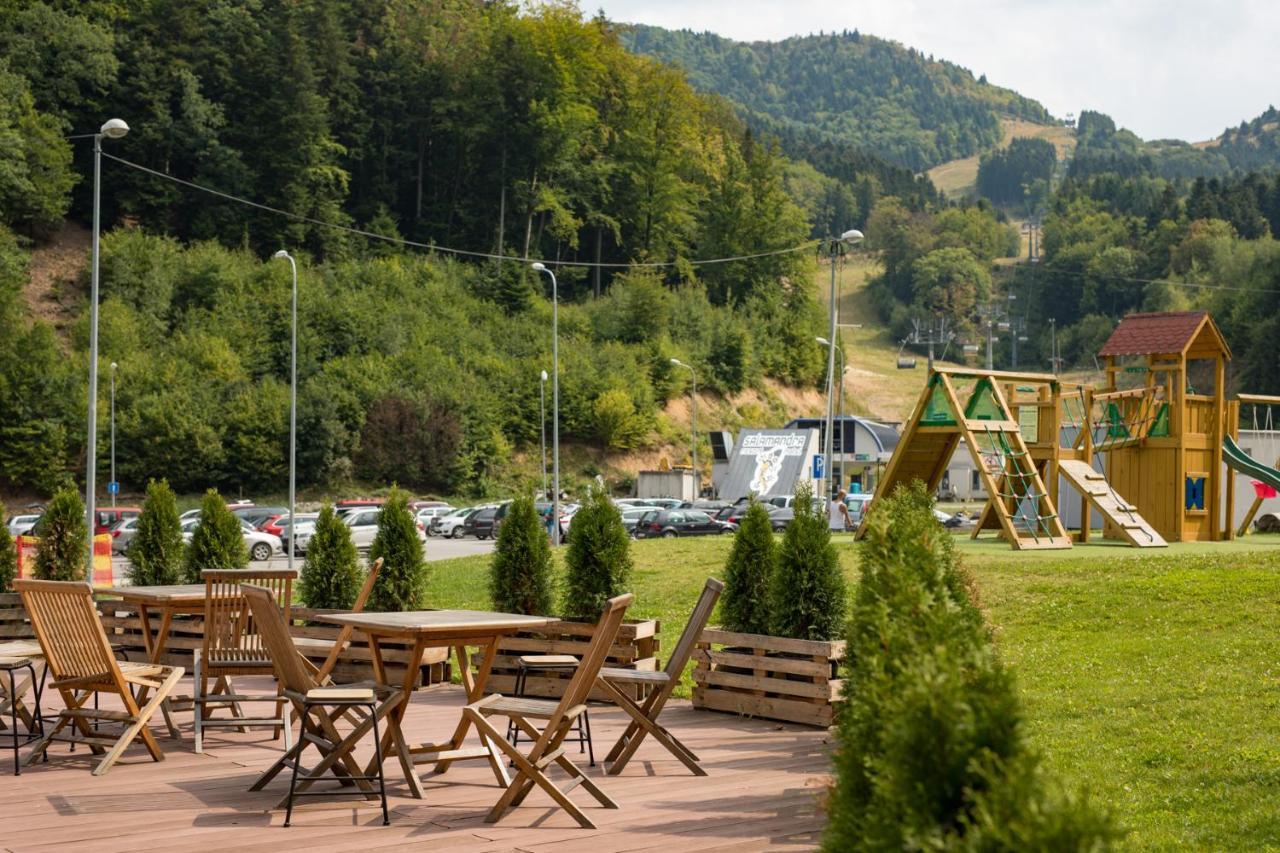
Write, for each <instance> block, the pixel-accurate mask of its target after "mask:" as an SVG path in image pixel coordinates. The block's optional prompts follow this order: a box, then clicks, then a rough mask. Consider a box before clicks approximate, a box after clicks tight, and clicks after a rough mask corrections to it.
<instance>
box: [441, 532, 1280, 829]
mask: <svg viewBox="0 0 1280 853" xmlns="http://www.w3.org/2000/svg"><path fill="white" fill-rule="evenodd" d="M729 545H730V540H728V539H726V538H716V539H701V540H696V539H694V540H659V541H641V542H636V543H634V547H633V551H632V553H633V555H634V558H635V564H636V571H635V575H634V578H633V583H632V590H633V591H634V592H635V593H636V604H635V607H634V608H633V613H634V615H636V616H643V617H656V618H659V619H661V620H662V621H663V632H662V634H663V637H664V641H665V643H667V644H670V643H672V642H674V640H675V637H676V635H677V634H678V632H679V631H680V629H681V628H682V627H683V625H684V620H685V619H686V618H687V614H688V611H689V609H690V608H691V607H692V604H693V601H694V598H695V597H696V595H697V592H698V590H699V589H700V587H701V584H702V581H703V579H704V578H705V577H706V576H707V575H709V574H711V575H717V576H718V575H721V574H722V571H721V569H722V566H723V564H724V558H725V555H726V554H727V552H728V549H729ZM428 547H430V546H428ZM837 547H838V549H839V551H840V555H841V559H842V562H843V565H844V568H845V571H846V574H847V576H848V578H849V581H850V585H851V588H852V585H853V584H854V583H856V577H857V560H858V546H857V545H856V544H855V543H853V542H852V541H851V540H850V539H848V538H847V537H840V538H838V539H837ZM960 550H961V554H962V556H963V559H964V561H965V564H966V565H967V566H968V567H969V568H970V570H971V571H972V572H973V573H974V575H975V577H976V579H977V582H978V586H979V590H980V596H981V604H982V607H983V609H984V611H985V612H986V614H987V618H988V619H989V620H990V622H991V624H992V626H993V628H994V630H995V632H996V638H997V642H998V644H999V646H1000V649H1001V651H1002V654H1003V655H1004V657H1005V660H1006V661H1007V662H1008V663H1009V664H1010V666H1011V667H1012V668H1013V670H1014V672H1015V673H1016V677H1017V682H1018V685H1019V691H1020V693H1021V695H1022V697H1023V700H1024V703H1025V710H1026V716H1027V731H1028V734H1029V735H1030V737H1031V739H1032V741H1033V742H1034V743H1035V745H1036V746H1037V747H1038V748H1039V749H1040V750H1041V751H1042V752H1043V754H1044V756H1045V763H1046V765H1047V767H1048V768H1049V769H1050V770H1051V771H1052V772H1054V773H1055V774H1056V775H1058V776H1059V777H1061V778H1062V779H1063V780H1064V781H1065V782H1066V784H1067V785H1068V786H1069V787H1072V788H1075V789H1078V790H1085V791H1087V792H1088V794H1089V796H1090V798H1091V799H1092V800H1094V801H1095V802H1097V803H1099V804H1101V805H1103V806H1105V807H1106V808H1108V809H1110V810H1111V811H1112V812H1113V813H1114V814H1115V816H1116V818H1117V819H1118V820H1119V822H1120V823H1121V824H1122V825H1123V826H1124V827H1126V829H1127V830H1128V832H1129V835H1128V837H1127V839H1126V842H1125V846H1126V847H1129V848H1132V849H1167V848H1173V847H1184V848H1191V849H1215V850H1221V849H1232V850H1234V849H1251V850H1252V849H1265V848H1269V847H1270V848H1280V820H1278V819H1277V818H1276V811H1275V805H1274V802H1275V795H1276V792H1277V788H1280V714H1277V710H1278V709H1280V662H1278V654H1277V653H1278V652H1280V637H1278V636H1277V625H1280V537H1274V536H1272V537H1250V538H1249V539H1247V540H1243V541H1240V542H1236V543H1217V544H1205V545H1193V544H1183V545H1174V546H1171V547H1170V548H1168V549H1165V550H1162V551H1159V552H1146V551H1137V550H1134V549H1130V548H1126V547H1122V546H1115V545H1109V544H1096V545H1090V546H1087V547H1077V548H1075V549H1072V550H1069V551H1054V552H1042V553H1034V554H1017V553H1014V552H1012V551H1010V550H1009V549H1008V548H1006V547H1004V546H1003V545H1000V544H998V543H996V542H979V543H973V542H970V541H968V540H967V539H964V540H962V541H961V543H960ZM487 573H488V561H487V559H486V558H468V559H463V560H453V561H445V562H441V563H436V564H433V567H432V579H431V590H430V593H429V601H430V602H431V604H432V606H435V607H450V606H470V607H486V606H487V605H488V597H487V593H486V584H487ZM684 692H685V694H686V695H687V685H686V688H685V691H684Z"/></svg>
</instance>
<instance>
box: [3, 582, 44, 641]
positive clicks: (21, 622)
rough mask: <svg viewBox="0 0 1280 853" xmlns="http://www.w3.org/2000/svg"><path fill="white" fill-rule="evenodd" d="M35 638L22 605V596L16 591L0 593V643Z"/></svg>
mask: <svg viewBox="0 0 1280 853" xmlns="http://www.w3.org/2000/svg"><path fill="white" fill-rule="evenodd" d="M35 638H36V634H35V631H34V630H32V628H31V620H30V619H28V618H27V611H26V610H25V609H23V607H22V597H21V596H20V595H18V594H17V593H16V592H3V593H0V643H7V642H9V641H11V640H34V639H35Z"/></svg>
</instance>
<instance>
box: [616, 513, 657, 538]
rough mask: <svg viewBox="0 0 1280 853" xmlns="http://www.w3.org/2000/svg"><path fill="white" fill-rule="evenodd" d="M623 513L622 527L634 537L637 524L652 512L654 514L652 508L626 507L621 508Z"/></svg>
mask: <svg viewBox="0 0 1280 853" xmlns="http://www.w3.org/2000/svg"><path fill="white" fill-rule="evenodd" d="M620 510H621V512H622V526H623V527H625V528H627V533H629V534H630V535H632V536H635V535H636V523H637V522H638V521H640V519H641V518H642V517H643V516H645V515H647V514H648V513H650V512H653V507H651V506H626V507H621V508H620Z"/></svg>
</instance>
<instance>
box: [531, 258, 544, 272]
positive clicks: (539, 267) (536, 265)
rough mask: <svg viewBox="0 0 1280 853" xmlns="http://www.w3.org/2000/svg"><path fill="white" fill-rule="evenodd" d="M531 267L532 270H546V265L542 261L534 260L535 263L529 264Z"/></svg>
mask: <svg viewBox="0 0 1280 853" xmlns="http://www.w3.org/2000/svg"><path fill="white" fill-rule="evenodd" d="M531 269H532V270H533V271H534V272H546V271H547V265H546V264H544V263H542V262H541V261H537V262H535V263H534V264H533V265H532V266H531Z"/></svg>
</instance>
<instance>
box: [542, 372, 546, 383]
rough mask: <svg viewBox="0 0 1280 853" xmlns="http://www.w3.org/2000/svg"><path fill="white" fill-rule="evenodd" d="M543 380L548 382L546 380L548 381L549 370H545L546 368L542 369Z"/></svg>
mask: <svg viewBox="0 0 1280 853" xmlns="http://www.w3.org/2000/svg"><path fill="white" fill-rule="evenodd" d="M542 381H543V382H546V381H547V371H545V370H544V371H542Z"/></svg>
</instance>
